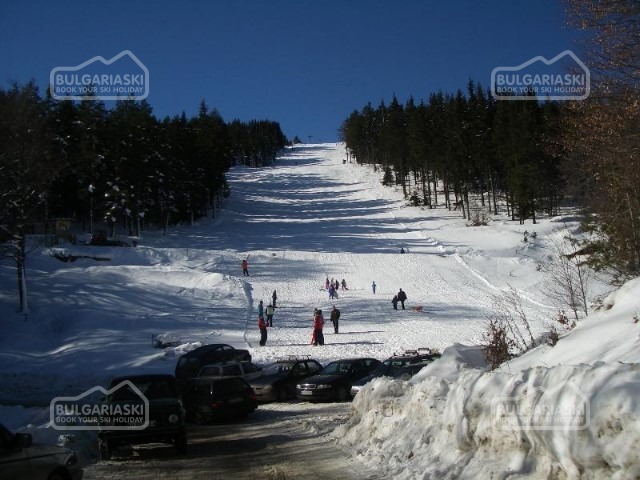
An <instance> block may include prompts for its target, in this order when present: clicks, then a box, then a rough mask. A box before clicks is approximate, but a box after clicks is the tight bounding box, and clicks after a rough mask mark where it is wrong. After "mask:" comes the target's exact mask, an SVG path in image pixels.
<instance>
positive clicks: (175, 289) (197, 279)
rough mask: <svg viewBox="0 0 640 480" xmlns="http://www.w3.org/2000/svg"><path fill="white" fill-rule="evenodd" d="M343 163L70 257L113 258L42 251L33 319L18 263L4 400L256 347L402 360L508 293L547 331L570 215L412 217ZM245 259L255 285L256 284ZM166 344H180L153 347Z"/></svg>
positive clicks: (439, 213) (242, 172)
mask: <svg viewBox="0 0 640 480" xmlns="http://www.w3.org/2000/svg"><path fill="white" fill-rule="evenodd" d="M343 158H345V154H344V146H343V145H342V144H338V145H336V144H331V145H326V144H324V145H306V146H296V147H295V149H293V150H289V151H287V152H286V153H285V154H284V155H283V156H282V157H281V158H279V159H278V161H277V162H276V164H275V165H274V166H273V167H271V168H264V169H252V168H247V167H235V168H233V169H232V171H231V172H230V174H229V182H230V186H231V192H232V193H231V197H230V198H229V199H227V201H226V204H225V206H224V208H223V210H222V211H221V212H220V213H219V214H218V215H217V216H216V218H215V219H213V220H211V219H209V220H203V221H201V222H200V223H199V224H197V225H193V226H192V225H187V226H182V227H179V228H175V229H174V230H173V231H170V232H169V234H168V235H167V236H163V235H162V234H161V233H158V232H145V235H144V237H143V239H142V240H141V242H140V244H139V246H138V247H136V248H119V247H113V248H109V247H86V246H84V247H83V246H61V247H60V248H61V249H64V250H65V251H67V252H68V253H69V252H70V253H77V254H79V255H95V256H101V257H108V258H110V261H107V262H105V261H95V260H91V259H79V260H77V261H76V262H73V263H63V262H60V261H59V260H57V259H55V258H53V257H51V256H50V250H48V249H41V250H35V251H34V252H33V253H32V254H31V256H30V258H29V262H28V267H29V268H28V272H27V274H28V278H29V286H30V306H31V313H30V315H29V317H28V319H27V320H24V319H23V317H22V316H20V315H17V314H16V313H15V303H16V301H15V291H14V284H15V280H14V276H15V273H14V270H13V268H12V266H11V265H10V264H9V263H7V262H6V261H5V262H4V263H3V264H2V270H1V274H2V276H1V277H0V279H1V281H2V285H3V289H2V296H1V297H0V309H1V310H0V311H1V312H2V314H3V315H2V316H3V318H4V319H5V321H4V322H3V327H2V328H3V329H4V332H5V334H4V335H2V338H1V339H0V360H1V364H2V369H1V370H0V376H1V377H2V379H3V380H6V383H5V384H6V385H7V386H6V388H4V389H3V392H2V395H3V397H4V398H2V401H4V402H17V403H20V402H22V401H30V402H34V403H38V402H41V401H48V398H49V397H50V395H51V394H53V393H59V392H60V390H72V391H78V390H80V391H82V389H83V388H85V387H87V386H91V385H94V384H95V383H98V382H105V381H106V379H108V377H110V376H112V375H115V374H120V373H124V372H128V371H140V370H145V371H167V372H172V371H173V368H174V365H175V358H176V357H177V355H179V354H180V353H181V352H183V351H184V350H186V349H189V348H192V347H193V346H194V345H196V344H197V343H214V342H226V343H230V344H232V345H234V346H237V347H244V348H249V349H251V351H252V354H253V356H254V358H255V360H256V361H257V362H258V363H264V362H269V361H271V360H273V359H275V358H277V357H281V356H285V355H299V354H305V355H312V356H313V357H315V358H317V359H319V360H320V361H322V362H328V361H330V360H334V359H337V358H341V357H352V356H373V357H376V358H380V359H383V358H385V357H387V356H389V355H391V354H393V353H394V352H397V351H399V350H402V349H409V348H418V347H435V348H439V349H443V348H445V347H447V346H448V345H451V344H452V343H454V342H461V343H468V344H474V343H477V342H478V341H479V340H480V339H481V335H482V331H483V328H484V324H485V321H486V316H487V313H488V311H489V309H490V307H491V303H492V302H491V296H492V295H494V294H497V293H499V292H500V291H501V290H503V289H505V288H507V286H508V285H511V286H513V287H515V288H517V289H518V290H519V291H520V292H521V294H522V296H523V298H525V299H526V300H527V301H526V302H525V308H526V310H527V313H528V314H529V315H530V319H531V321H532V327H533V330H534V334H537V333H540V332H542V331H544V330H545V329H546V326H545V323H546V322H547V321H548V320H549V319H550V318H551V317H552V316H553V315H554V313H555V309H554V308H553V306H552V305H550V304H549V302H548V301H547V299H545V297H544V296H543V295H542V294H541V293H540V291H539V289H538V287H539V283H540V281H541V275H540V273H539V272H537V271H536V264H537V258H539V257H541V256H544V255H545V254H546V253H545V248H544V238H545V237H546V236H547V234H550V232H552V231H556V230H558V229H560V230H561V229H563V228H564V225H563V223H562V219H556V220H555V221H547V222H543V223H542V224H540V225H536V226H533V225H525V226H521V225H518V224H514V223H512V222H508V221H506V220H505V221H503V220H501V219H495V221H494V222H493V223H492V225H491V226H489V227H467V226H466V225H465V221H464V220H463V219H462V218H461V215H460V213H459V212H450V211H448V210H446V209H444V208H443V207H442V206H440V207H439V208H437V209H433V210H429V209H426V208H420V207H412V206H408V204H407V202H406V200H404V198H403V196H402V192H401V191H400V190H399V189H398V188H388V187H383V186H382V185H381V183H380V179H381V172H374V171H373V170H372V168H371V167H368V166H358V165H356V164H355V163H346V164H345V163H343ZM532 227H534V228H532ZM525 229H528V230H529V232H532V231H533V230H534V229H535V231H536V232H537V233H538V234H539V235H538V237H537V240H535V241H534V240H530V242H529V243H526V244H525V243H523V242H522V237H523V232H524V230H525ZM536 242H537V243H536ZM401 248H404V249H405V250H406V252H407V253H405V254H401V253H400V249H401ZM243 258H248V260H249V271H250V274H251V276H250V277H243V276H242V272H241V267H240V263H241V261H242V259H243ZM326 277H329V278H336V279H339V280H342V279H343V278H344V279H345V280H346V282H347V285H348V288H349V290H348V291H340V292H339V298H338V299H337V300H335V301H331V300H329V298H328V294H327V292H326V291H325V290H324V289H323V288H322V287H323V284H324V280H325V278H326ZM374 281H375V282H376V284H377V291H376V294H375V295H374V294H373V292H372V289H371V284H372V282H374ZM399 288H402V289H404V290H405V291H406V293H407V295H408V298H409V299H408V302H407V308H408V309H407V310H405V311H402V310H399V311H394V310H393V309H392V306H391V298H392V296H393V295H394V293H396V292H397V291H398V289H399ZM273 290H276V291H277V295H278V307H279V308H278V309H277V314H276V317H275V321H274V328H273V329H270V331H269V340H268V343H267V347H266V348H262V349H261V348H259V346H258V338H259V334H258V329H257V305H258V302H259V301H260V300H263V301H264V303H265V305H267V304H268V302H269V301H270V299H271V294H272V292H273ZM334 304H335V305H336V306H337V307H338V308H339V309H340V310H341V312H342V316H341V322H340V334H339V335H334V334H333V331H332V328H331V325H330V324H328V325H327V328H326V335H325V337H326V345H325V346H324V348H319V347H316V348H314V347H312V346H310V345H309V341H310V337H311V323H312V312H313V308H314V307H318V308H321V309H322V310H323V311H324V313H325V316H326V317H327V319H328V316H329V311H330V308H331V306H332V305H334ZM410 306H421V307H422V312H416V311H413V310H409V307H410ZM159 334H163V335H165V336H167V337H169V338H171V339H173V340H177V341H179V343H181V346H180V347H178V348H176V349H169V350H158V349H154V348H152V342H151V337H152V335H159ZM26 377H28V380H26ZM69 393H70V392H69Z"/></svg>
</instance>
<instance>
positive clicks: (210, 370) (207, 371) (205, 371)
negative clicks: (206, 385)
mask: <svg viewBox="0 0 640 480" xmlns="http://www.w3.org/2000/svg"><path fill="white" fill-rule="evenodd" d="M218 375H220V367H202V368H201V369H200V373H198V376H200V377H217V376H218Z"/></svg>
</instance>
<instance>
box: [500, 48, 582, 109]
mask: <svg viewBox="0 0 640 480" xmlns="http://www.w3.org/2000/svg"><path fill="white" fill-rule="evenodd" d="M590 85H591V74H590V72H589V69H588V68H587V66H586V65H585V64H584V63H583V62H582V61H581V60H580V59H579V58H578V57H577V55H576V54H575V53H573V52H572V51H571V50H565V51H564V52H562V53H560V54H559V55H556V56H555V57H553V58H552V59H551V60H547V59H546V58H544V57H542V56H537V57H534V58H532V59H531V60H528V61H526V62H524V63H523V64H521V65H518V66H516V67H496V68H494V69H493V71H492V72H491V94H492V95H493V97H494V98H495V99H496V100H534V101H539V100H545V99H547V100H585V99H586V98H587V97H588V96H589V93H590V90H591V86H590Z"/></svg>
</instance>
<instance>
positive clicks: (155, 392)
mask: <svg viewBox="0 0 640 480" xmlns="http://www.w3.org/2000/svg"><path fill="white" fill-rule="evenodd" d="M104 406H105V408H107V409H108V410H111V411H113V412H115V414H114V415H113V416H112V417H109V418H107V419H106V420H105V421H104V422H103V423H102V424H101V426H100V431H99V432H98V442H99V443H98V446H99V449H100V457H101V458H102V459H103V460H106V459H109V458H111V456H112V454H113V452H114V450H116V449H117V448H119V447H121V446H123V445H139V444H145V443H170V444H172V445H174V446H175V448H176V450H177V452H178V453H179V454H184V453H186V450H187V436H186V430H185V410H184V408H183V406H182V400H181V399H180V396H179V395H178V388H177V386H176V382H175V378H174V377H173V376H172V375H132V376H126V377H118V378H114V379H113V380H112V381H111V384H110V386H109V395H107V397H106V399H105V402H104ZM118 412H120V413H118ZM127 414H130V415H129V416H128V417H127ZM140 414H142V416H141V415H140Z"/></svg>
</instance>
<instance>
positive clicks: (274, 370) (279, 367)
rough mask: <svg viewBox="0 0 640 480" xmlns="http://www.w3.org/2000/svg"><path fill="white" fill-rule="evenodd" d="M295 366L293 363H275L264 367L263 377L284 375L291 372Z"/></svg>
mask: <svg viewBox="0 0 640 480" xmlns="http://www.w3.org/2000/svg"><path fill="white" fill-rule="evenodd" d="M294 365H295V364H294V363H293V362H276V363H272V364H271V365H269V366H268V367H266V368H265V369H264V370H263V372H264V374H265V375H285V374H287V373H289V372H290V371H291V369H292V368H293V366H294Z"/></svg>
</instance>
